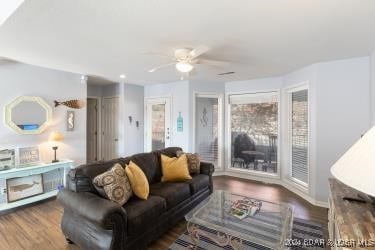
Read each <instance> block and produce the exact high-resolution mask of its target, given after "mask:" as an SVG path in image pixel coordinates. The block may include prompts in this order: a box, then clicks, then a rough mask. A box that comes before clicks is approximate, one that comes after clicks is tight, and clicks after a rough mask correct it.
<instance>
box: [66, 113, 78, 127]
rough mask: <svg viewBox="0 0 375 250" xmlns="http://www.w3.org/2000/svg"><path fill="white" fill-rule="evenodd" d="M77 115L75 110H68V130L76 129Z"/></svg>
mask: <svg viewBox="0 0 375 250" xmlns="http://www.w3.org/2000/svg"><path fill="white" fill-rule="evenodd" d="M75 119H76V115H75V113H74V111H72V110H68V111H67V114H66V130H67V131H74V128H75Z"/></svg>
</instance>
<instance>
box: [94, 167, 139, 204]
mask: <svg viewBox="0 0 375 250" xmlns="http://www.w3.org/2000/svg"><path fill="white" fill-rule="evenodd" d="M93 183H94V185H95V186H96V187H103V189H104V192H105V195H106V198H108V199H109V200H111V201H114V202H116V203H118V204H119V205H120V206H122V205H124V204H125V203H126V202H127V201H128V200H129V199H130V197H131V196H132V195H133V191H132V188H131V186H130V182H129V179H128V177H127V176H126V173H125V169H124V168H123V167H122V166H121V165H120V164H118V163H116V164H115V165H114V166H113V167H112V168H111V169H110V170H108V171H106V172H104V173H102V174H100V175H98V176H96V177H95V178H94V180H93Z"/></svg>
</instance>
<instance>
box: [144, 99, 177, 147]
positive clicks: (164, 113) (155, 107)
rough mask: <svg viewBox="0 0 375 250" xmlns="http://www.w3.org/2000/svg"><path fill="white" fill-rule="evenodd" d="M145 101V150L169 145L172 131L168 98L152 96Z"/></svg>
mask: <svg viewBox="0 0 375 250" xmlns="http://www.w3.org/2000/svg"><path fill="white" fill-rule="evenodd" d="M146 102H147V103H146V124H147V125H146V136H145V138H146V143H145V145H146V148H145V149H146V151H153V150H158V149H162V148H166V147H169V146H170V144H171V132H172V131H171V104H170V103H171V102H170V99H169V98H157V99H154V98H152V99H148V100H147V101H146Z"/></svg>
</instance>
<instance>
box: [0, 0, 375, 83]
mask: <svg viewBox="0 0 375 250" xmlns="http://www.w3.org/2000/svg"><path fill="white" fill-rule="evenodd" d="M374 24H375V1H374V0H272V1H271V0H204V1H202V0H189V1H186V0H184V1H183V0H133V1H130V0H107V1H100V0H96V1H94V0H64V1H61V0H28V1H25V2H24V3H23V4H22V5H21V7H19V8H18V9H17V11H16V12H15V13H14V14H13V15H12V16H11V17H10V18H9V19H8V20H7V21H6V22H5V23H4V24H3V26H1V27H0V56H4V57H7V58H12V59H15V60H18V61H21V62H25V63H30V64H35V65H39V66H44V67H50V68H55V69H60V70H66V71H71V72H77V73H82V74H92V75H98V76H102V77H105V78H107V79H110V80H113V81H119V75H120V74H126V75H127V79H126V81H127V82H130V83H135V84H151V83H161V82H172V81H176V80H178V79H179V78H180V76H179V75H178V74H177V72H176V70H175V69H174V68H173V67H170V68H167V69H163V70H160V71H158V72H155V73H149V72H148V69H150V68H153V67H155V66H158V65H160V64H164V63H168V62H169V60H168V58H160V57H157V56H150V55H143V54H142V52H143V51H155V52H162V53H167V54H170V55H172V54H173V50H174V49H176V48H181V47H187V48H193V47H196V46H198V45H200V44H203V45H207V46H209V47H211V48H212V50H211V51H210V52H209V53H208V54H207V57H208V58H210V59H220V60H229V61H231V62H232V63H231V64H229V65H228V66H226V67H224V68H214V67H208V66H197V68H196V71H197V74H196V75H195V76H193V77H192V79H196V80H200V81H211V82H212V81H230V80H243V79H252V78H258V77H266V76H274V75H280V74H284V73H287V72H289V71H292V70H294V69H297V68H300V67H302V66H305V65H309V64H311V63H315V62H320V61H327V60H335V59H343V58H350V57H357V56H365V55H368V54H369V52H370V51H372V50H374V49H375V30H374ZM226 71H235V72H236V74H234V75H228V76H218V75H217V74H218V73H221V72H226Z"/></svg>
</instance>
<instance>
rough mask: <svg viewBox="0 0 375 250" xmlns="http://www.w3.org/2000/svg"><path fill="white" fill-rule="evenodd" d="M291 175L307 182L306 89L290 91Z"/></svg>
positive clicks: (307, 129)
mask: <svg viewBox="0 0 375 250" xmlns="http://www.w3.org/2000/svg"><path fill="white" fill-rule="evenodd" d="M291 99H292V100H291V101H292V112H291V116H292V117H291V118H292V119H291V123H292V124H291V125H292V126H291V151H292V152H291V154H292V155H291V160H292V162H291V165H292V166H291V168H292V169H291V176H292V177H293V178H295V179H297V180H299V181H301V182H303V183H305V184H307V183H308V172H309V169H308V168H309V164H308V143H309V142H308V139H309V136H308V134H309V133H308V132H309V127H308V90H307V89H303V90H299V91H295V92H292V94H291Z"/></svg>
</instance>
